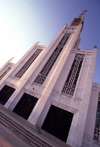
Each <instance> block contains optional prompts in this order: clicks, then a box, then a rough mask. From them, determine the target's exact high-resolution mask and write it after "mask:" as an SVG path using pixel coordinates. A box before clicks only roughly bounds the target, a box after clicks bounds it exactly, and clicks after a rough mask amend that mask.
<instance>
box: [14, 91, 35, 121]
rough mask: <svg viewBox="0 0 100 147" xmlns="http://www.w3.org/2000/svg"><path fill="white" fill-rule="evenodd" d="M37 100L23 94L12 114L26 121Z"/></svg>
mask: <svg viewBox="0 0 100 147" xmlns="http://www.w3.org/2000/svg"><path fill="white" fill-rule="evenodd" d="M37 100H38V99H37V98H36V97H34V96H31V95H28V94H26V93H24V94H23V96H22V97H21V99H20V100H19V102H18V104H17V105H16V107H15V108H14V110H13V112H15V113H16V114H18V115H20V116H21V117H23V118H25V119H28V117H29V115H30V114H31V112H32V110H33V108H34V106H35V105H36V102H37Z"/></svg>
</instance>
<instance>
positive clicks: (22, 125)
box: [0, 104, 70, 147]
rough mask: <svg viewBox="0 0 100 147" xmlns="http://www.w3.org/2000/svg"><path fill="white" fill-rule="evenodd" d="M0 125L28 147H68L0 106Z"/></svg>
mask: <svg viewBox="0 0 100 147" xmlns="http://www.w3.org/2000/svg"><path fill="white" fill-rule="evenodd" d="M0 123H1V124H2V125H3V126H4V127H6V128H7V129H8V130H9V131H11V132H12V133H13V134H14V135H16V136H17V137H18V138H19V139H21V140H22V141H24V142H25V143H26V144H27V145H28V146H29V147H70V146H69V145H67V144H66V143H64V142H63V141H61V140H59V139H58V138H56V137H54V136H53V135H51V134H49V133H47V132H46V131H44V130H42V129H40V128H38V127H37V126H34V125H32V124H31V123H30V122H28V121H27V120H25V119H23V118H22V117H20V116H19V115H17V114H15V113H14V112H12V111H10V110H9V109H6V108H5V107H4V106H2V105H1V104H0Z"/></svg>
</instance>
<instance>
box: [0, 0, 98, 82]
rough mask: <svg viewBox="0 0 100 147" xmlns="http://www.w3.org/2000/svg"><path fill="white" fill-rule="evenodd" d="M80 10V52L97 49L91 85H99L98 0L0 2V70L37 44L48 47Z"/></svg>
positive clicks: (18, 0)
mask: <svg viewBox="0 0 100 147" xmlns="http://www.w3.org/2000/svg"><path fill="white" fill-rule="evenodd" d="M83 10H87V13H85V22H84V27H83V31H82V33H81V43H80V46H79V48H82V49H89V50H92V49H93V47H94V46H95V45H97V47H98V54H97V61H96V67H95V74H94V80H93V81H94V82H97V83H100V76H99V75H100V66H99V64H100V0H0V51H1V52H0V67H1V66H2V65H3V64H4V63H5V62H6V61H7V60H9V59H10V58H12V57H13V56H14V57H15V59H14V62H17V61H18V60H19V59H20V58H21V57H22V56H23V55H24V54H25V52H26V51H27V50H28V49H29V48H30V47H31V46H32V45H33V44H34V43H35V42H37V41H40V44H41V45H49V44H50V42H51V41H52V39H53V38H54V37H55V36H56V35H57V33H58V32H59V31H60V29H61V28H62V27H63V25H64V24H68V25H69V24H70V23H71V21H72V20H73V19H74V17H78V15H79V14H80V13H82V11H83Z"/></svg>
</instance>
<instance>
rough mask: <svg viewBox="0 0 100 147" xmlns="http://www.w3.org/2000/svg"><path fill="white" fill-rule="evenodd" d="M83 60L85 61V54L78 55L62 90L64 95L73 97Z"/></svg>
mask: <svg viewBox="0 0 100 147" xmlns="http://www.w3.org/2000/svg"><path fill="white" fill-rule="evenodd" d="M83 59H84V55H83V54H76V56H75V59H74V62H73V64H72V67H71V69H70V72H69V74H68V77H67V80H66V82H65V85H64V87H63V89H62V93H65V94H69V95H71V96H73V94H74V90H75V87H76V83H77V80H78V76H79V73H80V69H81V66H82V62H83Z"/></svg>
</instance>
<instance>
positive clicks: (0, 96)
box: [0, 85, 15, 105]
mask: <svg viewBox="0 0 100 147" xmlns="http://www.w3.org/2000/svg"><path fill="white" fill-rule="evenodd" d="M14 91H15V89H14V88H12V87H9V86H7V85H5V86H4V87H3V88H2V89H1V91H0V103H1V104H2V105H5V103H6V102H7V101H8V99H9V98H10V96H11V95H12V94H13V92H14Z"/></svg>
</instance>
